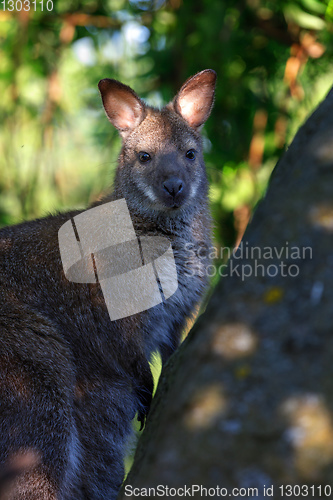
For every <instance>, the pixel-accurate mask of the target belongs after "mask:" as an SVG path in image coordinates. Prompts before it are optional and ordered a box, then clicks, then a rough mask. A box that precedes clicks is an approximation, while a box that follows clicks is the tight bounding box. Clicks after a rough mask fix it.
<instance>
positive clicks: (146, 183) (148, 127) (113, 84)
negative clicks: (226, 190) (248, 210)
mask: <svg viewBox="0 0 333 500" xmlns="http://www.w3.org/2000/svg"><path fill="white" fill-rule="evenodd" d="M215 81H216V73H215V71H213V70H211V69H207V70H204V71H201V72H200V73H197V74H196V75H194V76H193V77H191V78H189V79H188V80H187V81H186V82H185V83H184V85H183V86H182V88H181V89H180V91H179V92H178V94H177V95H176V97H175V98H174V99H173V101H171V102H170V103H169V104H168V105H167V106H165V107H164V108H163V109H162V110H157V109H155V108H152V107H150V106H147V105H146V104H145V103H144V102H143V101H142V100H141V99H140V98H139V97H138V96H137V95H136V94H135V92H134V91H133V90H132V89H131V88H130V87H128V86H126V85H124V84H122V83H120V82H118V81H116V80H111V79H108V78H106V79H104V80H101V81H100V82H99V85H98V86H99V90H100V92H101V96H102V101H103V105H104V109H105V112H106V115H107V117H108V119H109V120H110V122H111V123H112V124H113V125H114V126H115V127H116V128H117V129H118V131H119V133H120V135H121V137H122V139H123V145H122V151H121V154H120V162H119V166H118V169H117V173H116V179H115V191H116V192H117V194H119V195H121V196H123V197H124V198H126V201H127V203H128V205H129V207H130V208H132V209H133V210H134V211H136V212H137V213H151V212H152V211H157V212H159V213H164V214H167V215H168V216H175V215H176V214H179V213H182V212H184V211H185V210H186V211H189V210H191V209H193V207H195V206H197V203H198V202H200V198H201V197H202V198H205V197H206V194H207V179H206V172H205V166H204V161H203V156H202V140H201V136H200V128H201V126H202V125H203V124H204V123H205V121H206V120H207V118H208V117H209V114H210V111H211V108H212V105H213V101H214V90H215Z"/></svg>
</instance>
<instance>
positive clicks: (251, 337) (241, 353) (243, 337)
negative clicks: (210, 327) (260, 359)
mask: <svg viewBox="0 0 333 500" xmlns="http://www.w3.org/2000/svg"><path fill="white" fill-rule="evenodd" d="M257 346H258V337H257V335H256V334H255V333H254V332H253V331H252V330H251V329H250V328H249V326H247V325H245V324H244V323H233V324H227V325H223V326H218V327H217V328H216V330H215V332H214V335H213V340H212V350H213V352H214V353H215V354H218V355H219V356H222V357H223V358H226V359H230V360H232V359H238V358H243V357H245V356H250V355H251V354H253V353H254V352H255V350H256V349H257Z"/></svg>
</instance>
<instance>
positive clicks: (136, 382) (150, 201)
mask: <svg viewBox="0 0 333 500" xmlns="http://www.w3.org/2000/svg"><path fill="white" fill-rule="evenodd" d="M214 84H215V74H214V72H212V71H211V70H206V71H204V72H201V73H199V74H198V75H195V76H194V77H193V78H192V79H190V80H189V81H188V82H186V83H185V85H184V86H183V88H182V90H181V91H180V93H179V94H178V95H177V96H176V98H175V100H174V101H173V102H172V103H171V104H169V105H168V106H167V107H165V108H163V109H162V110H161V111H158V110H155V109H153V108H149V107H147V106H145V105H144V104H143V103H142V102H141V101H140V100H139V99H138V97H137V96H136V95H135V93H134V92H133V91H132V90H131V89H129V88H128V87H126V86H124V85H122V84H120V83H119V82H115V81H113V80H102V81H101V83H100V89H101V94H102V98H103V103H104V107H105V109H106V112H107V115H108V117H109V119H110V121H111V122H112V123H113V124H114V125H115V126H116V127H117V128H118V129H119V131H120V133H121V135H122V137H123V147H122V150H121V154H120V159H119V165H118V169H117V172H116V177H115V183H114V190H113V192H112V194H111V195H110V196H108V197H107V198H106V199H104V200H102V201H100V202H99V203H105V202H108V201H112V200H116V199H119V198H125V199H126V202H127V205H128V208H129V211H130V214H131V218H132V222H133V225H134V228H135V231H136V234H137V236H140V235H148V236H149V235H151V236H165V237H167V238H169V240H170V241H171V242H172V248H173V252H174V256H175V261H176V265H177V273H178V283H179V286H178V290H177V292H176V293H175V294H174V295H173V296H172V297H170V298H169V299H168V300H166V301H165V302H164V303H163V304H160V305H158V306H155V307H153V308H151V309H149V310H147V311H144V312H142V313H139V314H135V315H133V316H130V317H127V318H124V319H120V320H117V321H113V322H111V320H110V317H109V315H108V312H107V309H106V306H105V303H104V300H103V296H102V293H101V289H100V285H99V284H76V283H72V282H69V281H68V280H67V279H66V278H65V276H64V272H63V269H62V264H61V259H60V253H59V248H58V231H59V228H60V227H61V226H62V224H64V223H65V222H66V221H67V220H69V219H70V218H71V217H73V216H75V215H76V214H78V213H79V212H71V213H66V214H59V215H56V216H50V217H47V218H45V219H41V220H36V221H32V222H27V223H24V224H20V225H18V226H15V227H8V228H5V229H2V230H1V231H0V407H1V420H0V467H1V465H2V467H3V468H4V469H3V470H6V467H7V468H8V463H9V461H10V459H11V457H13V456H15V454H17V453H21V452H24V451H25V450H27V452H29V453H33V454H36V455H38V457H39V459H38V461H36V463H35V464H33V466H31V467H30V468H28V469H27V470H26V471H25V472H24V473H22V474H21V475H19V476H18V480H17V481H16V483H14V485H13V486H12V488H11V493H10V494H9V496H8V498H10V499H11V500H14V499H31V500H32V499H35V500H37V499H38V500H42V499H45V500H46V499H53V500H55V499H56V498H57V499H61V500H81V499H87V500H95V499H96V500H97V499H108V500H111V499H113V498H115V497H116V494H117V491H118V488H119V486H120V484H121V482H122V479H123V456H124V450H125V443H126V440H127V439H128V436H129V434H130V431H131V420H132V419H133V418H134V416H135V414H136V413H137V412H138V413H139V418H140V419H141V420H142V421H143V420H144V416H145V414H146V413H147V412H148V409H149V405H150V400H151V395H152V390H153V380H152V375H151V372H150V368H149V360H150V357H151V354H152V353H153V352H154V351H156V350H159V351H160V352H161V354H162V358H163V361H164V362H165V361H166V359H167V358H168V357H169V356H170V354H171V353H172V352H173V351H174V349H175V348H176V347H177V345H178V344H179V341H180V335H181V332H182V330H183V328H184V325H185V323H186V320H187V318H189V317H191V315H192V314H193V312H194V310H195V307H196V305H197V304H198V302H199V301H200V300H201V298H202V295H203V293H204V291H205V289H206V287H207V278H206V275H205V266H206V265H207V263H208V259H200V258H198V256H197V255H196V250H197V249H198V248H199V247H200V248H201V247H208V246H209V243H210V217H209V211H208V205H207V179H206V174H205V166H204V162H203V157H202V144H201V137H200V133H199V127H200V126H201V125H202V123H203V122H204V121H205V120H206V118H207V117H208V115H209V112H210V109H211V106H212V102H213V94H214ZM192 101H193V103H194V106H192V104H191V103H192ZM182 106H183V107H182ZM189 149H195V150H196V154H197V157H196V159H195V160H194V161H190V160H189V159H187V158H186V157H185V153H186V151H187V150H189ZM140 151H146V152H148V153H149V154H150V155H151V162H150V163H149V165H148V164H142V163H140V161H139V160H138V154H139V152H140ZM175 177H177V179H178V178H179V179H181V186H182V188H181V190H179V193H178V194H177V195H175V196H173V195H170V192H169V191H167V190H166V189H165V187H164V184H163V183H165V182H167V181H168V180H170V179H173V178H175ZM0 478H1V475H0Z"/></svg>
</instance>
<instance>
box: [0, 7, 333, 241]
mask: <svg viewBox="0 0 333 500" xmlns="http://www.w3.org/2000/svg"><path fill="white" fill-rule="evenodd" d="M26 6H27V1H26V2H21V0H17V1H16V0H5V1H4V2H1V7H0V95H1V101H0V102H1V104H0V117H1V119H0V226H4V225H7V224H13V223H17V222H19V221H22V220H27V219H31V218H35V217H39V216H42V215H45V214H47V213H49V212H55V211H56V210H64V209H67V208H70V207H85V206H86V205H87V204H88V203H89V202H91V201H92V200H94V199H95V198H96V197H97V196H98V195H99V194H100V193H101V191H105V190H106V189H107V188H108V187H109V186H110V185H111V183H112V177H113V172H114V169H115V167H116V162H117V155H118V153H119V148H120V140H119V138H118V135H117V133H116V131H115V130H113V128H112V127H111V125H110V124H109V123H108V121H107V119H106V117H105V115H104V111H103V109H102V105H101V100H100V97H99V94H98V90H97V83H98V81H99V80H100V79H101V78H105V77H110V78H116V79H119V80H121V81H122V82H124V83H126V84H128V85H130V86H132V87H133V88H134V89H135V90H136V92H137V93H138V94H139V95H140V96H142V97H143V98H144V99H145V100H146V101H147V102H148V103H149V104H152V105H156V106H162V105H163V104H165V103H167V102H168V101H169V100H170V99H171V98H172V97H173V96H174V94H175V93H176V92H177V90H178V89H179V87H180V86H181V85H182V83H183V82H184V81H185V80H186V78H188V77H189V76H190V75H192V74H194V73H196V72H197V71H200V70H202V69H204V68H213V69H215V70H216V72H217V73H218V87H217V95H216V103H215V107H214V110H213V113H212V115H211V117H210V119H209V121H208V122H207V124H206V126H205V128H204V144H205V156H206V164H207V168H208V173H209V178H210V185H211V189H210V200H211V204H212V210H213V214H214V219H215V226H216V229H215V232H216V234H215V236H216V241H217V242H218V244H220V245H223V246H228V245H234V244H235V242H237V241H239V239H240V238H241V235H242V233H243V231H244V228H245V226H246V224H247V222H248V219H249V217H250V214H251V212H252V210H253V208H254V206H255V204H256V203H257V202H258V200H259V199H260V198H261V197H262V196H263V194H264V192H265V189H266V186H267V182H268V179H269V176H270V173H271V171H272V169H273V167H274V165H275V163H276V161H277V159H278V158H279V156H280V155H281V154H282V152H283V150H284V149H285V148H286V147H287V145H288V143H290V141H291V139H292V137H293V135H294V134H295V132H296V131H297V128H298V127H299V126H300V124H301V123H302V122H303V121H304V119H305V117H306V116H307V115H308V114H309V112H310V111H311V110H312V109H313V108H314V107H315V106H316V105H317V103H318V102H319V101H320V100H321V99H322V98H323V97H324V96H325V94H326V93H327V91H328V90H329V89H330V87H331V85H332V83H333V58H332V55H333V38H332V33H333V28H332V21H333V0H286V1H283V0H281V1H279V2H276V1H274V0H224V1H223V0H188V1H186V0H167V1H163V0H151V1H148V0H130V1H125V0H107V1H101V0H53V1H51V0H48V1H46V0H42V1H40V2H36V1H34V2H30V11H28V10H24V8H25V7H26Z"/></svg>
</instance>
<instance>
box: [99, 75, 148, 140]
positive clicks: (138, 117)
mask: <svg viewBox="0 0 333 500" xmlns="http://www.w3.org/2000/svg"><path fill="white" fill-rule="evenodd" d="M98 88H99V91H100V93H101V96H102V101H103V106H104V109H105V113H106V116H107V117H108V119H109V120H110V122H111V123H112V125H114V126H115V127H116V129H118V130H119V132H120V134H121V135H122V136H123V137H126V136H127V135H128V134H129V133H130V132H131V131H132V130H134V129H135V128H136V127H137V126H138V125H140V123H141V122H142V120H143V119H144V118H145V116H146V108H145V105H144V103H143V102H142V101H141V99H139V97H138V96H137V95H136V93H135V92H134V91H133V90H132V89H131V88H130V87H128V86H127V85H124V84H123V83H120V82H118V81H117V80H111V79H110V78H104V80H101V81H100V82H99V84H98Z"/></svg>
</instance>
